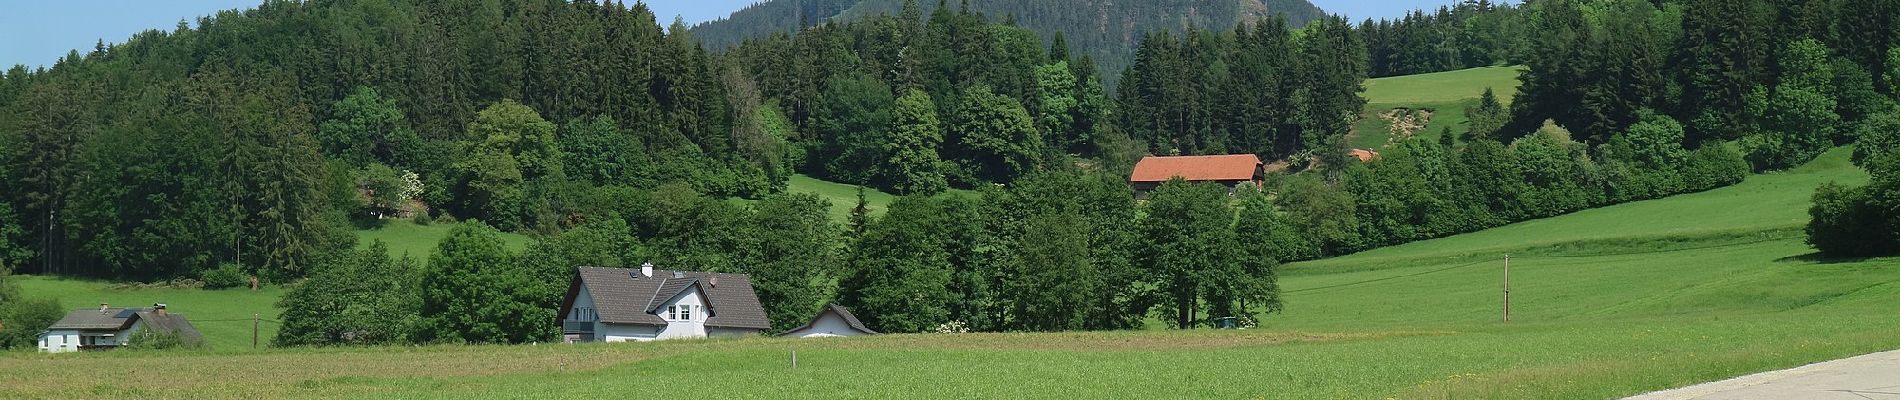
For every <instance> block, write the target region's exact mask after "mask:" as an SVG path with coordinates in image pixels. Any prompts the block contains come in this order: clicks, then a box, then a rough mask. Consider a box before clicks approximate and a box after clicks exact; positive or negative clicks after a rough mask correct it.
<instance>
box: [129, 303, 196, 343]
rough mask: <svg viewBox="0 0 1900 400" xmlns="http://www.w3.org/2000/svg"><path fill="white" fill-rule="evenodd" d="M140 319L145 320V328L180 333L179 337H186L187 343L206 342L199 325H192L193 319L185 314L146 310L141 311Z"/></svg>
mask: <svg viewBox="0 0 1900 400" xmlns="http://www.w3.org/2000/svg"><path fill="white" fill-rule="evenodd" d="M139 319H141V320H144V321H145V329H157V330H160V331H164V332H167V333H175V334H178V338H179V339H184V341H185V343H190V344H194V345H195V344H199V343H203V342H204V335H203V334H200V333H198V327H196V326H192V325H191V321H190V320H187V319H185V316H184V315H179V314H173V313H166V314H165V315H158V312H156V311H150V310H146V311H139Z"/></svg>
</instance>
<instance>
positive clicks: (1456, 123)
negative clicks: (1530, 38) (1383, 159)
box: [1349, 67, 1523, 149]
mask: <svg viewBox="0 0 1900 400" xmlns="http://www.w3.org/2000/svg"><path fill="white" fill-rule="evenodd" d="M1521 71H1523V67H1485V68H1472V69H1464V70H1457V71H1446V72H1435V73H1429V74H1418V75H1406V76H1394V77H1386V78H1376V79H1368V80H1366V83H1365V88H1366V91H1365V93H1363V94H1362V95H1363V96H1364V97H1365V98H1366V108H1365V111H1363V112H1361V113H1360V115H1359V120H1358V121H1356V122H1354V123H1353V135H1352V137H1351V141H1350V143H1349V144H1350V145H1351V146H1352V147H1353V148H1364V149H1377V148H1380V147H1385V145H1386V144H1387V143H1388V142H1390V141H1391V140H1392V134H1391V128H1392V124H1391V123H1389V122H1387V121H1385V120H1383V119H1380V118H1379V115H1380V114H1382V113H1385V112H1388V111H1391V110H1394V109H1400V108H1403V109H1411V110H1432V111H1433V113H1432V118H1431V121H1430V124H1427V125H1426V126H1425V127H1424V128H1423V129H1420V130H1418V131H1417V132H1416V134H1417V135H1418V136H1419V137H1423V138H1426V139H1428V140H1432V141H1437V140H1438V135H1439V133H1440V132H1443V131H1444V129H1445V128H1451V129H1452V131H1454V132H1464V131H1465V130H1467V129H1469V128H1467V127H1466V126H1465V123H1466V122H1467V121H1466V118H1465V108H1466V107H1473V106H1476V105H1477V104H1478V98H1479V97H1482V96H1483V95H1484V89H1485V88H1491V89H1492V90H1493V91H1494V94H1496V95H1497V97H1498V101H1500V102H1502V103H1504V104H1505V105H1506V106H1509V105H1510V104H1511V98H1512V97H1514V96H1516V95H1517V87H1518V85H1519V82H1518V81H1517V75H1518V73H1519V72H1521Z"/></svg>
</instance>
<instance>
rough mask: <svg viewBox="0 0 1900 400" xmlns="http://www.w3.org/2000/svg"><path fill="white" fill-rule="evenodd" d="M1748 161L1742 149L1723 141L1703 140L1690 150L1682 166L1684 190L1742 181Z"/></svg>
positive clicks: (1746, 170) (1747, 167) (1747, 171)
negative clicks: (1737, 149)
mask: <svg viewBox="0 0 1900 400" xmlns="http://www.w3.org/2000/svg"><path fill="white" fill-rule="evenodd" d="M1748 174H1749V165H1748V161H1747V160H1744V159H1743V158H1742V153H1741V152H1739V151H1736V150H1735V148H1734V147H1731V146H1729V145H1728V144H1725V143H1720V142H1710V143H1704V144H1703V145H1702V148H1699V149H1696V150H1695V151H1693V152H1690V153H1689V164H1688V165H1687V166H1686V167H1685V168H1683V169H1682V184H1683V189H1684V191H1685V192H1700V191H1704V190H1709V189H1715V188H1719V187H1724V186H1728V185H1733V184H1737V183H1741V182H1742V179H1745V178H1748Z"/></svg>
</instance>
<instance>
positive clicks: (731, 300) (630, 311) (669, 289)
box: [561, 267, 772, 329]
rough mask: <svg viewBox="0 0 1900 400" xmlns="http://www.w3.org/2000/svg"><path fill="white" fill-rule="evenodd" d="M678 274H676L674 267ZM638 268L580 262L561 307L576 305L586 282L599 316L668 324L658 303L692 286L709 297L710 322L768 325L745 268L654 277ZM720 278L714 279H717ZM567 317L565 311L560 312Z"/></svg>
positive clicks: (666, 273) (731, 325)
mask: <svg viewBox="0 0 1900 400" xmlns="http://www.w3.org/2000/svg"><path fill="white" fill-rule="evenodd" d="M676 272H677V273H678V275H679V276H680V277H679V278H674V275H675V273H676ZM639 274H640V270H639V269H633V268H601V267H579V268H578V271H577V273H576V274H575V275H574V281H575V282H574V283H573V284H572V285H570V287H569V289H568V291H567V297H566V298H565V299H563V300H562V301H561V309H563V310H566V309H568V308H570V307H573V306H574V297H575V296H576V295H578V294H579V293H580V288H581V287H582V286H585V287H586V288H587V292H588V293H589V294H591V295H592V296H593V298H594V312H595V313H597V314H599V315H600V322H605V323H610V324H636V325H666V320H665V319H661V318H660V316H659V313H658V311H657V310H658V309H659V308H660V307H662V306H664V305H665V304H666V303H667V302H669V301H670V300H673V299H674V298H676V297H679V295H680V294H681V293H683V292H685V291H686V290H687V289H688V288H692V287H698V288H699V291H700V293H702V294H704V295H705V297H706V309H707V314H708V315H710V317H708V318H707V319H706V326H708V327H721V328H745V329H767V328H771V327H772V322H771V320H768V319H766V318H765V307H763V306H760V305H759V295H758V294H757V293H755V292H753V290H752V279H751V278H750V277H747V276H746V275H745V274H724V273H711V272H688V271H665V270H658V269H656V270H654V271H653V276H652V277H639V278H635V276H636V275H639ZM715 280H716V282H715ZM562 320H563V321H565V320H566V314H565V313H563V314H562Z"/></svg>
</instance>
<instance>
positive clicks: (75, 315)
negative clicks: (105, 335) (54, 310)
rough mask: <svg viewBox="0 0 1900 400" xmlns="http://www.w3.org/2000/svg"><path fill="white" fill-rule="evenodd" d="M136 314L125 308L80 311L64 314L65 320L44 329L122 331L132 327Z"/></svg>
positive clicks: (136, 312) (136, 311)
mask: <svg viewBox="0 0 1900 400" xmlns="http://www.w3.org/2000/svg"><path fill="white" fill-rule="evenodd" d="M138 314H139V313H138V310H136V309H127V308H108V309H105V311H100V310H99V309H97V308H87V309H80V310H76V311H73V312H70V313H66V317H65V318H60V319H59V322H54V323H53V326H49V327H46V329H47V330H57V329H72V330H82V331H101V330H104V331H116V330H124V329H125V328H130V327H132V323H133V322H137V321H138V318H137V315H138Z"/></svg>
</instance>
